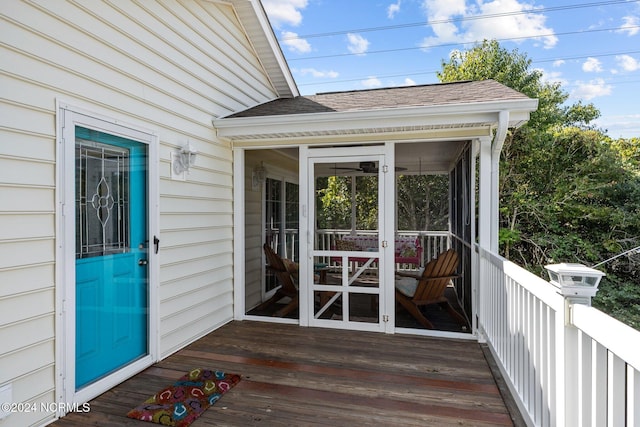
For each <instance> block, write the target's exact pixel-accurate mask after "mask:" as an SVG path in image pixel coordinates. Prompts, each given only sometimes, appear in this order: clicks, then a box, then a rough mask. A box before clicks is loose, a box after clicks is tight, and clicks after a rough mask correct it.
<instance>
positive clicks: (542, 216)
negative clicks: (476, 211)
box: [438, 41, 640, 329]
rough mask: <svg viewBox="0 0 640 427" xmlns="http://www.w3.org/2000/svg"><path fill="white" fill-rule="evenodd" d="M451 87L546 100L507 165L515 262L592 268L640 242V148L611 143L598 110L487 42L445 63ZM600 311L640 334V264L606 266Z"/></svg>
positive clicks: (505, 246)
mask: <svg viewBox="0 0 640 427" xmlns="http://www.w3.org/2000/svg"><path fill="white" fill-rule="evenodd" d="M438 76H439V78H440V80H441V81H443V82H451V81H459V80H485V79H493V80H496V81H498V82H500V83H503V84H505V85H506V86H509V87H511V88H513V89H515V90H518V91H520V92H522V93H524V94H526V95H527V96H530V97H532V98H537V99H538V100H539V107H538V110H537V111H536V112H534V113H532V114H531V119H530V121H529V122H528V123H527V124H526V125H525V126H523V127H521V128H519V129H518V130H515V131H514V130H512V131H511V132H510V133H509V134H508V136H507V139H506V140H505V144H504V147H503V151H502V158H501V164H500V206H501V208H500V227H501V229H500V243H501V251H502V253H503V255H505V256H506V257H507V258H509V259H511V260H513V261H514V262H517V263H519V264H520V265H523V266H525V267H526V268H528V269H530V270H532V271H534V272H537V273H539V274H542V271H543V268H542V267H543V266H544V265H545V264H548V263H551V262H580V263H584V264H586V265H593V264H595V263H597V262H599V261H602V260H605V259H608V258H610V257H611V256H614V255H616V254H618V253H620V252H623V251H624V250H627V249H630V248H633V247H635V246H638V245H640V174H639V172H638V171H639V170H640V168H639V166H640V145H639V144H638V139H637V138H632V139H630V140H618V141H612V140H611V139H610V138H609V137H607V135H606V134H605V133H604V132H603V131H601V130H598V129H596V128H595V127H594V126H593V125H592V124H591V123H592V122H593V120H594V119H596V118H597V117H598V116H599V114H600V112H599V111H598V109H597V108H596V107H595V106H594V105H592V104H583V103H580V102H578V103H575V104H567V100H568V94H567V93H566V92H564V91H563V90H562V88H561V86H560V84H558V83H549V82H545V81H544V80H543V79H542V74H541V72H540V71H538V70H534V69H531V60H530V59H528V58H527V56H526V55H524V54H521V53H519V52H518V51H517V50H513V51H509V50H507V49H504V48H502V47H501V46H500V45H499V44H498V42H497V41H484V42H483V43H481V44H479V45H477V46H475V47H473V48H472V49H470V50H468V51H465V52H461V51H459V52H454V53H453V54H452V55H451V58H450V59H449V60H448V61H443V62H442V71H441V72H440V73H439V74H438ZM602 268H604V269H605V270H606V273H607V277H606V278H605V280H603V283H602V285H601V287H600V288H601V291H600V292H599V294H598V296H597V297H596V299H595V300H594V305H595V306H596V307H599V308H601V309H603V310H604V311H607V312H608V313H610V314H611V315H613V316H616V317H617V318H619V319H620V320H622V321H624V322H627V323H629V324H630V325H632V326H634V327H636V328H638V329H640V260H638V255H632V256H629V257H621V258H620V259H618V260H617V261H616V262H614V263H611V264H606V265H604V266H602Z"/></svg>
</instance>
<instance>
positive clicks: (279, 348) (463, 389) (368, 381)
mask: <svg viewBox="0 0 640 427" xmlns="http://www.w3.org/2000/svg"><path fill="white" fill-rule="evenodd" d="M195 367H203V368H209V369H221V370H224V371H226V372H234V373H238V374H240V375H242V377H243V379H242V381H241V382H240V383H239V384H238V385H237V386H236V387H235V388H234V389H232V390H231V391H230V392H229V393H227V394H225V395H224V396H223V397H222V399H221V400H220V401H219V402H217V403H216V404H215V405H214V406H213V407H211V408H209V409H208V410H207V411H205V413H204V414H203V415H202V416H201V417H200V418H199V419H198V420H196V421H195V422H194V423H193V424H192V426H193V427H198V426H207V425H224V426H253V425H256V426H257V425H262V426H360V425H372V424H377V425H381V426H386V425H389V426H428V425H434V426H454V425H455V426H460V425H465V426H496V425H506V426H510V425H513V424H512V421H511V418H510V416H509V413H508V411H507V409H506V407H505V404H504V402H503V400H502V397H501V395H500V392H499V390H498V388H497V386H496V383H495V380H494V378H493V376H492V374H491V371H490V369H489V367H488V365H487V362H486V360H485V358H484V355H483V352H482V349H481V348H480V346H479V345H478V344H477V343H475V342H473V341H458V340H445V339H434V338H425V337H416V336H407V335H386V334H380V333H366V332H353V331H342V330H333V329H320V328H301V327H298V326H295V325H282V324H273V323H262V322H248V321H245V322H232V323H230V324H228V325H226V326H224V327H222V328H220V329H218V330H217V331H214V332H213V333H211V334H209V335H207V336H206V337H204V338H202V339H200V340H198V341H196V342H194V343H193V344H191V345H189V346H188V347H186V348H184V349H183V350H181V351H179V352H177V353H176V354H174V355H172V356H170V357H168V358H166V359H165V360H163V361H161V362H159V363H157V364H155V365H154V366H152V367H150V368H148V369H146V370H145V371H143V372H141V373H140V374H138V375H136V376H135V377H133V378H131V379H129V380H128V381H125V382H124V383H122V384H120V385H118V386H117V387H115V388H114V389H112V390H110V391H108V392H107V393H105V394H103V395H102V396H99V397H98V398H97V399H95V400H93V401H92V402H91V411H90V412H89V413H72V414H69V415H67V416H66V417H64V418H62V419H60V420H58V421H57V422H56V423H54V424H53V425H54V426H58V427H75V426H79V425H83V426H85V425H95V426H112V425H125V426H138V427H145V426H151V425H153V424H150V423H143V422H141V421H135V420H131V419H128V418H126V413H127V412H128V410H129V409H131V408H133V407H135V406H136V405H138V404H140V403H141V402H143V401H144V400H145V399H146V398H148V397H149V396H151V395H152V394H154V393H155V392H156V391H158V390H160V389H161V388H162V387H165V386H167V385H169V384H171V383H172V382H173V381H175V380H176V379H177V378H179V377H180V376H182V375H183V374H184V373H185V372H187V371H188V370H190V369H192V368H195Z"/></svg>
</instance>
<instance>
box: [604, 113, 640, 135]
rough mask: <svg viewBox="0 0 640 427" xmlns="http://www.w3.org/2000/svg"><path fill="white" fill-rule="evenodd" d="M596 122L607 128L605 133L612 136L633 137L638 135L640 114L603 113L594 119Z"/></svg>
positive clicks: (639, 133) (639, 131)
mask: <svg viewBox="0 0 640 427" xmlns="http://www.w3.org/2000/svg"><path fill="white" fill-rule="evenodd" d="M596 123H597V125H598V126H600V127H602V128H604V129H607V135H609V136H610V137H612V138H634V137H637V136H638V135H640V114H629V115H620V116H606V115H603V116H602V117H600V118H599V119H598V120H596Z"/></svg>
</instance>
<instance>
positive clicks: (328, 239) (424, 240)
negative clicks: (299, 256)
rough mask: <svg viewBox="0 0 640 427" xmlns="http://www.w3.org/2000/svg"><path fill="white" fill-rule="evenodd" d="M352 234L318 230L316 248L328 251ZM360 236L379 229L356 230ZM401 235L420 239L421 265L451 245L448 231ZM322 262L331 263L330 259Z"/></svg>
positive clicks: (374, 233) (375, 232)
mask: <svg viewBox="0 0 640 427" xmlns="http://www.w3.org/2000/svg"><path fill="white" fill-rule="evenodd" d="M350 234H351V231H350V230H330V229H325V230H317V231H316V237H315V238H316V249H318V250H323V251H328V250H331V248H333V247H335V241H336V240H337V239H340V238H342V236H348V235H350ZM355 234H356V235H358V236H377V235H378V231H377V230H356V233H355ZM396 235H397V236H399V237H405V236H415V237H417V238H418V239H419V240H420V246H422V248H423V252H422V260H421V263H420V264H421V265H424V261H425V260H426V261H428V260H430V259H432V258H435V257H436V256H437V255H438V254H440V253H441V252H444V251H446V250H447V249H449V247H450V244H451V242H450V237H449V232H448V231H404V230H403V231H398V232H397V233H396ZM321 262H324V263H327V264H329V263H330V262H331V261H330V260H329V259H326V260H322V261H321ZM396 268H397V269H398V268H409V266H396Z"/></svg>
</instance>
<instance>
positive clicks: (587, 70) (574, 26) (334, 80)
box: [262, 0, 640, 138]
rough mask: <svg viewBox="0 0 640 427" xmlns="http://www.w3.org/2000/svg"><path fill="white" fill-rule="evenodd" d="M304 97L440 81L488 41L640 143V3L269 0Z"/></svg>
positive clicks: (602, 123)
mask: <svg viewBox="0 0 640 427" xmlns="http://www.w3.org/2000/svg"><path fill="white" fill-rule="evenodd" d="M262 4H263V6H264V8H265V10H266V12H267V15H268V16H269V20H270V21H271V25H272V27H273V30H274V33H275V35H276V37H277V38H278V41H279V43H280V46H281V48H282V51H283V53H284V55H285V57H286V59H287V62H288V64H289V67H290V69H291V72H292V74H293V77H294V78H295V81H296V83H297V85H298V89H299V90H300V93H301V94H302V95H312V94H316V93H322V92H334V91H344V90H359V89H370V88H379V87H395V86H408V85H421V84H430V83H437V82H438V78H437V75H436V72H437V71H440V70H441V69H442V62H443V61H448V59H449V55H450V54H451V52H452V51H455V50H466V49H469V48H471V47H473V46H474V44H475V43H477V42H481V41H482V40H483V39H496V40H498V41H499V42H500V45H501V47H503V48H506V49H508V50H510V51H512V50H517V51H518V53H520V54H524V55H526V56H527V58H529V59H531V61H532V64H531V68H532V69H539V70H541V71H542V73H543V79H544V80H546V81H550V82H560V84H561V88H562V90H563V91H564V92H566V93H568V94H569V99H568V101H567V102H568V103H570V104H573V103H577V102H579V101H581V102H583V103H592V104H594V105H595V106H596V108H598V110H600V112H601V117H600V118H599V119H598V121H597V123H596V125H597V126H599V127H600V128H602V129H605V130H606V131H607V134H608V135H609V136H610V137H612V138H620V137H622V138H632V137H640V0H609V1H595V0H589V1H582V2H581V1H579V0H493V1H491V0H262Z"/></svg>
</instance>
